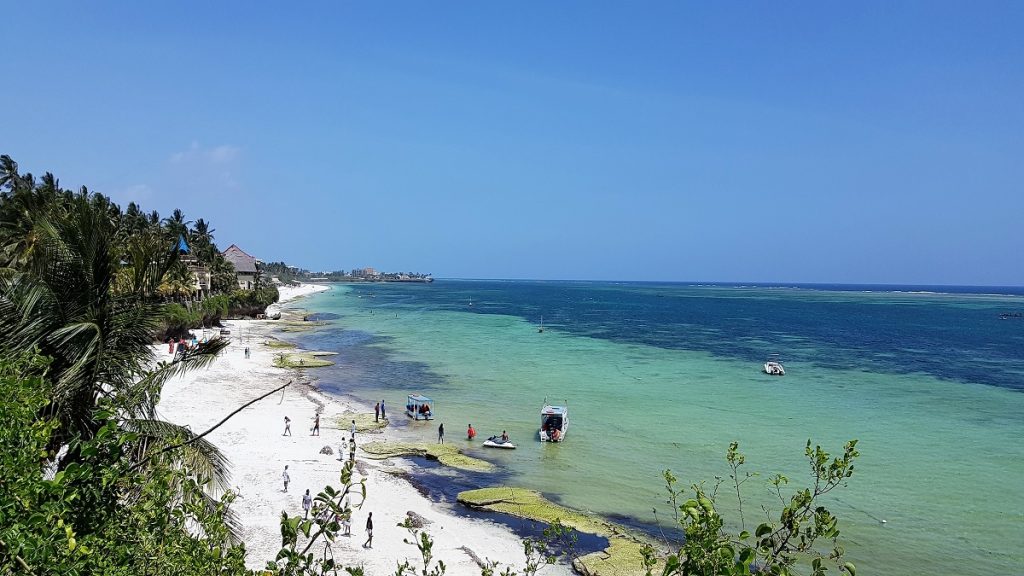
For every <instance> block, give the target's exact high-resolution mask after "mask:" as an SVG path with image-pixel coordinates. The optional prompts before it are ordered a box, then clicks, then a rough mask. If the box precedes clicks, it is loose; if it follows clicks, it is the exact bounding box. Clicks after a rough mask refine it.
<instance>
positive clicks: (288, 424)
mask: <svg viewBox="0 0 1024 576" xmlns="http://www.w3.org/2000/svg"><path fill="white" fill-rule="evenodd" d="M291 435H292V419H291V418H289V417H288V416H287V415H285V417H284V432H282V433H281V436H291ZM309 435H310V436H319V435H320V413H319V412H316V413H314V414H313V427H312V428H310V434H309Z"/></svg>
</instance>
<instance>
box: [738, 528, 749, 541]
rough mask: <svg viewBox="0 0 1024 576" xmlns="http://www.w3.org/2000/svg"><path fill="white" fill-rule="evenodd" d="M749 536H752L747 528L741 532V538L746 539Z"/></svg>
mask: <svg viewBox="0 0 1024 576" xmlns="http://www.w3.org/2000/svg"><path fill="white" fill-rule="evenodd" d="M747 538H750V532H747V531H746V530H744V531H743V532H740V540H746V539H747Z"/></svg>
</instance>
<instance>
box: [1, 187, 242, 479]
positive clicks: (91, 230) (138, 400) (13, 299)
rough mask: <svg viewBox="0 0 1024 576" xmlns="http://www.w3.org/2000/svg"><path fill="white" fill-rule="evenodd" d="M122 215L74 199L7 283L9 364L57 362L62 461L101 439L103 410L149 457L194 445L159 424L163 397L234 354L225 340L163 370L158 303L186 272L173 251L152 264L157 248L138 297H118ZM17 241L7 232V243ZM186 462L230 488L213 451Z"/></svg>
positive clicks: (4, 307)
mask: <svg viewBox="0 0 1024 576" xmlns="http://www.w3.org/2000/svg"><path fill="white" fill-rule="evenodd" d="M4 203H5V204H6V201H5V202H4ZM114 208H116V207H115V206H114V205H113V204H112V203H111V202H110V201H109V199H106V198H104V197H102V196H100V195H91V196H90V195H88V194H86V193H80V194H76V195H74V196H72V197H70V198H68V199H67V200H66V207H65V208H64V210H63V211H61V212H60V213H57V211H53V213H51V214H45V215H42V216H40V217H39V218H38V219H37V220H36V222H35V228H34V230H35V231H36V232H37V233H38V238H37V239H36V240H35V247H34V249H33V250H32V251H31V252H30V253H29V254H28V255H27V257H26V258H25V259H24V261H23V262H22V263H21V265H19V266H18V267H17V269H14V270H11V269H9V270H8V271H7V272H6V273H4V274H2V275H0V333H2V334H4V337H3V338H2V339H0V354H15V353H20V352H23V351H27V350H33V349H35V350H38V351H39V352H40V353H42V354H43V355H45V356H47V357H49V358H50V359H51V362H50V365H49V368H48V371H47V377H48V379H49V381H50V383H51V385H52V389H53V397H52V402H51V403H50V405H49V406H48V407H47V416H53V417H55V418H56V419H57V420H58V421H59V422H60V426H59V427H58V428H57V429H56V430H55V431H54V433H53V436H52V439H51V444H52V448H53V449H54V453H57V450H58V449H59V448H60V447H62V446H68V445H69V442H70V441H71V440H72V439H73V438H76V437H84V438H89V437H92V435H94V434H95V433H96V431H97V426H96V421H95V420H94V417H93V416H94V414H95V411H96V410H97V408H99V407H102V408H104V409H105V410H108V411H113V413H114V414H116V415H117V417H118V418H119V419H120V421H121V422H122V423H123V426H124V427H125V428H127V429H130V430H132V431H135V432H137V433H139V434H140V440H139V443H138V446H137V447H136V448H137V450H138V452H139V456H140V457H141V456H142V454H143V453H144V452H145V451H146V450H148V449H151V448H152V447H154V446H159V445H162V444H164V443H166V442H168V441H170V439H171V438H172V437H179V438H181V437H184V438H191V437H192V433H191V432H189V431H188V430H186V429H183V428H181V427H178V426H175V425H173V424H169V423H165V422H160V421H159V420H157V419H156V414H155V408H156V403H157V400H158V399H159V394H160V390H161V388H162V386H163V384H164V382H166V381H167V380H168V379H169V378H170V377H172V376H174V375H176V374H179V373H181V372H183V371H185V370H189V369H191V368H196V367H200V366H204V365H207V364H208V363H209V362H210V361H212V360H213V359H214V357H215V356H216V354H217V353H218V352H220V351H221V350H223V348H224V347H225V346H226V344H227V342H223V341H217V340H215V341H213V342H210V343H206V344H200V345H199V346H198V347H197V348H196V349H195V350H193V351H190V352H188V353H186V354H185V355H184V357H181V358H178V359H176V360H175V361H174V362H162V363H159V364H158V363H156V362H155V357H154V350H153V348H152V346H151V344H152V334H153V333H154V332H155V329H156V327H157V323H158V321H159V318H160V308H159V304H158V303H157V302H156V301H155V300H154V299H153V298H152V295H154V294H155V290H156V288H157V287H158V286H159V283H160V281H161V280H162V279H163V277H164V276H165V275H166V274H167V272H168V270H169V269H170V268H171V267H172V266H173V265H174V264H175V263H176V262H177V260H176V251H175V250H174V249H173V246H168V245H166V244H165V245H164V249H163V252H164V254H165V256H161V257H158V258H156V259H155V260H148V259H147V258H148V257H149V255H150V254H151V253H152V247H149V248H146V247H143V248H138V249H137V250H136V253H135V254H134V257H135V258H136V262H135V265H136V266H137V268H138V270H139V272H138V274H137V278H135V279H134V281H133V282H132V283H131V289H130V290H115V289H114V282H115V277H116V272H117V271H118V268H119V267H120V266H121V260H120V259H119V258H117V257H115V254H114V246H112V243H113V242H114V238H115V235H114V233H115V221H114V220H113V219H112V218H111V215H112V214H113V213H114V212H115V210H114ZM16 232H17V230H13V231H12V230H10V229H9V227H8V222H7V221H3V222H0V235H3V234H13V233H16ZM147 250H148V252H147ZM77 456H78V455H77V454H76V453H75V450H74V448H73V444H72V448H71V449H70V450H68V451H67V454H66V455H65V456H63V458H62V459H61V460H60V461H59V462H56V465H57V467H58V468H63V467H64V466H66V465H67V464H69V463H70V462H73V461H75V459H76V457H77ZM181 457H182V458H185V459H187V460H189V461H191V462H192V463H193V464H198V465H199V466H198V468H196V471H197V472H198V473H200V474H202V475H204V476H205V477H208V478H212V479H214V480H215V481H216V482H218V484H220V485H221V486H226V482H227V476H226V470H225V468H224V463H225V462H224V459H223V457H222V456H220V454H219V453H218V452H217V450H216V448H215V447H213V446H212V445H211V444H209V443H206V442H203V441H200V442H196V443H193V444H190V445H189V446H188V447H187V448H186V449H185V451H183V452H181Z"/></svg>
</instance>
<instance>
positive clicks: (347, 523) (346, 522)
mask: <svg viewBox="0 0 1024 576" xmlns="http://www.w3.org/2000/svg"><path fill="white" fill-rule="evenodd" d="M341 511H342V514H343V515H344V518H342V519H341V527H342V528H344V529H345V536H351V535H352V510H351V509H350V508H349V507H348V498H347V497H346V498H345V503H344V504H343V505H342V507H341Z"/></svg>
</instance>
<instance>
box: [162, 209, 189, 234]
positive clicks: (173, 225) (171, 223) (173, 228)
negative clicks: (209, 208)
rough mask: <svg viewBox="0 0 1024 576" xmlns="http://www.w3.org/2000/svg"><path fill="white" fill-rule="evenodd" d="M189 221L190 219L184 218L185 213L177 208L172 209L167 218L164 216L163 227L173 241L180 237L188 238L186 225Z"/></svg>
mask: <svg viewBox="0 0 1024 576" xmlns="http://www.w3.org/2000/svg"><path fill="white" fill-rule="evenodd" d="M191 223H192V221H191V220H185V214H184V213H183V212H182V211H181V210H180V209H178V208H175V209H174V212H172V213H171V216H170V217H169V218H164V227H165V228H167V232H168V233H169V234H170V235H171V236H172V237H173V238H174V241H175V242H177V241H178V238H180V237H184V238H188V225H189V224H191Z"/></svg>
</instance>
